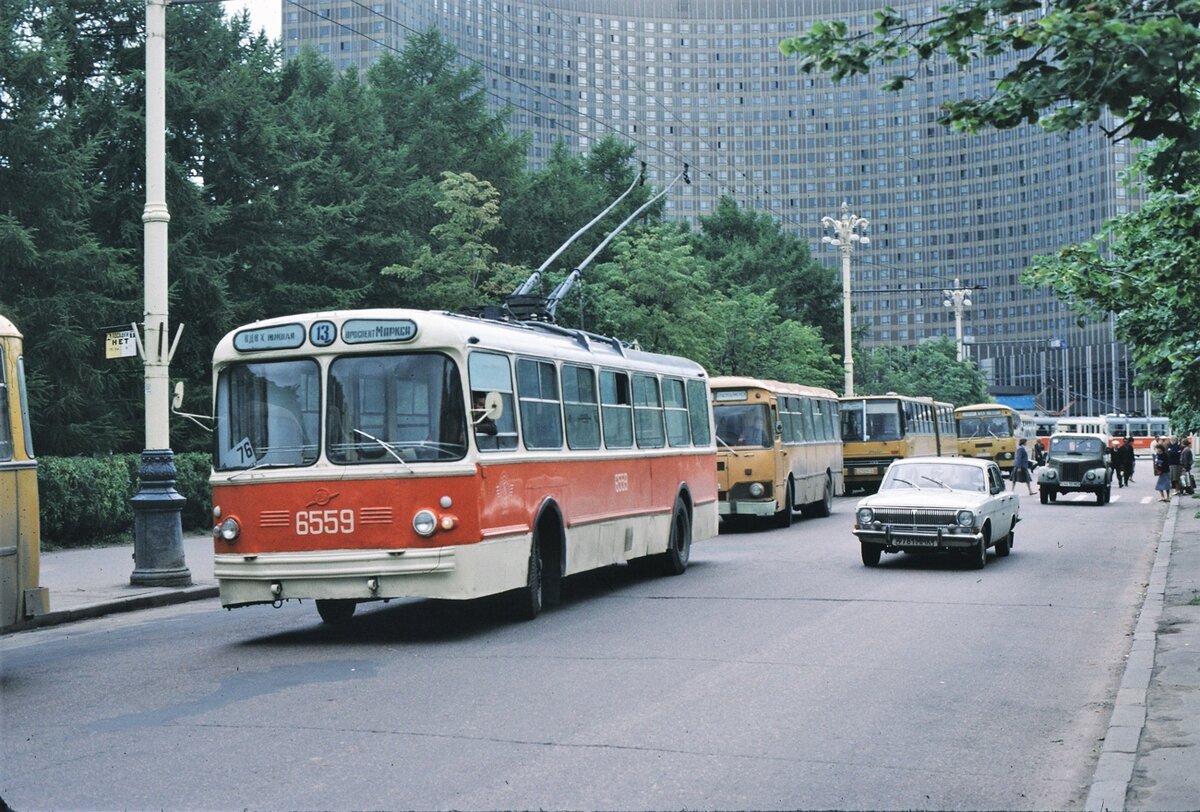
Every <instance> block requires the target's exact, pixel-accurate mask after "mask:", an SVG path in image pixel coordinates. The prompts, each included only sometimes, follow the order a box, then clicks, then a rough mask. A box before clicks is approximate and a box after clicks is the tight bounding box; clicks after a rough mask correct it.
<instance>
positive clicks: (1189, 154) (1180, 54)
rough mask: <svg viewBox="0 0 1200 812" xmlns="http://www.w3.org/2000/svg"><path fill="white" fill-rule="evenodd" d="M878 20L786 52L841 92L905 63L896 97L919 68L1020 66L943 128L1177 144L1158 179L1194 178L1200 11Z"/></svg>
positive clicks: (785, 45)
mask: <svg viewBox="0 0 1200 812" xmlns="http://www.w3.org/2000/svg"><path fill="white" fill-rule="evenodd" d="M874 19H875V24H874V26H873V27H871V28H869V29H862V30H851V28H850V27H849V26H848V25H847V24H846V23H845V22H844V21H831V22H819V23H817V24H816V25H814V26H813V27H812V29H811V30H809V31H808V32H805V33H804V34H802V35H800V36H797V37H792V38H789V39H786V40H784V41H783V42H782V43H781V45H780V48H781V50H782V51H783V53H784V54H788V55H795V56H798V57H799V58H800V60H801V61H800V67H801V69H802V70H804V71H805V72H810V73H811V72H813V71H820V72H822V73H828V74H830V75H831V76H832V78H833V79H834V80H835V81H838V80H841V79H843V78H845V77H847V76H852V75H855V74H865V73H868V72H870V71H871V70H872V69H873V68H875V67H884V68H886V67H888V66H893V65H897V64H901V65H902V66H903V68H904V70H903V72H901V73H896V74H894V75H893V76H892V78H891V79H890V81H889V82H888V83H887V85H886V86H885V87H886V89H889V90H900V89H901V88H903V87H905V86H906V85H907V84H909V83H910V82H912V81H914V80H915V79H916V78H917V71H916V69H915V68H913V67H911V66H912V65H913V64H919V63H921V62H926V61H929V60H935V59H936V60H945V59H947V58H948V59H950V60H952V61H953V62H954V63H956V64H958V65H959V66H962V67H966V66H968V65H971V64H974V63H979V62H982V61H983V60H985V59H992V58H995V57H1000V56H1009V57H1011V58H1012V61H1011V67H1009V68H1008V69H1007V71H1006V72H1005V74H1004V75H1003V76H1002V77H1001V78H1000V80H999V81H998V82H997V83H996V86H995V88H994V90H993V91H992V93H991V94H990V95H988V96H986V97H983V98H964V99H959V100H955V101H947V102H946V103H945V105H944V108H943V109H944V113H943V115H942V118H941V121H942V122H943V123H946V124H950V125H953V126H955V127H958V128H961V129H966V130H978V129H981V128H985V127H996V128H1000V129H1005V128H1009V127H1015V126H1017V125H1018V124H1021V123H1023V122H1028V123H1030V124H1039V125H1040V126H1042V127H1043V128H1045V129H1047V130H1050V131H1056V130H1071V129H1076V128H1079V127H1081V126H1084V125H1088V124H1097V125H1099V126H1101V127H1103V128H1104V131H1105V132H1106V133H1107V134H1108V135H1109V137H1111V138H1113V139H1125V138H1134V139H1141V140H1145V141H1153V140H1155V139H1158V138H1166V139H1170V140H1171V142H1172V145H1171V147H1170V148H1169V149H1164V150H1162V151H1161V152H1159V153H1158V157H1157V162H1156V166H1155V167H1154V171H1155V173H1156V174H1158V175H1160V176H1164V177H1165V176H1167V175H1176V174H1179V173H1180V172H1182V171H1185V164H1188V165H1191V166H1192V168H1193V169H1194V168H1195V164H1194V162H1195V160H1196V158H1195V156H1196V153H1197V152H1198V151H1200V128H1197V127H1196V117H1197V114H1198V113H1200V96H1198V86H1197V81H1198V79H1200V2H1198V0H1154V1H1153V2H1147V3H1127V2H1121V0H1087V2H1077V1H1076V0H1059V2H1054V3H1050V4H1043V3H1042V2H1040V0H954V2H951V3H948V4H947V5H944V6H942V7H940V8H939V9H938V10H937V12H936V14H934V15H932V16H921V17H919V18H916V19H909V18H908V17H905V16H903V15H901V14H899V13H897V11H896V10H895V9H894V8H891V7H885V8H882V9H880V10H878V11H876V12H875V15H874ZM914 57H915V59H912V58H914ZM1106 113H1109V114H1111V115H1112V116H1113V117H1114V119H1115V121H1114V122H1113V123H1111V124H1110V123H1108V121H1107V120H1106V118H1105V114H1106Z"/></svg>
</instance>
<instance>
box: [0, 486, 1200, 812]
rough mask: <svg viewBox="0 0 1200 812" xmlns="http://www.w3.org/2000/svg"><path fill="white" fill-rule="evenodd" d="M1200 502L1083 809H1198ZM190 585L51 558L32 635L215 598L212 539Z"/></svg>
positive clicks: (114, 563) (87, 556) (1179, 527)
mask: <svg viewBox="0 0 1200 812" xmlns="http://www.w3.org/2000/svg"><path fill="white" fill-rule="evenodd" d="M1198 514H1200V498H1198V497H1193V496H1184V497H1178V496H1177V497H1174V498H1172V500H1171V504H1170V506H1169V507H1168V510H1167V517H1166V521H1165V523H1164V525H1163V529H1162V533H1161V535H1160V537H1159V541H1158V551H1157V555H1156V557H1155V561H1154V565H1153V568H1152V571H1151V574H1150V580H1149V583H1148V585H1147V588H1146V594H1145V597H1144V599H1143V604H1142V607H1141V611H1140V612H1139V615H1138V621H1137V626H1136V629H1135V631H1134V635H1133V642H1132V646H1131V648H1130V651H1129V655H1128V657H1127V659H1126V663H1125V670H1124V676H1123V678H1122V680H1121V685H1120V689H1119V690H1118V692H1117V698H1116V704H1115V706H1114V708H1113V712H1112V717H1111V719H1110V722H1109V728H1108V735H1107V736H1106V737H1105V741H1104V745H1103V748H1102V750H1101V753H1100V758H1099V761H1098V762H1097V765H1096V770H1095V773H1094V775H1093V778H1092V783H1091V787H1090V790H1089V793H1088V796H1087V802H1086V805H1085V808H1086V809H1087V810H1088V812H1103V811H1104V810H1122V809H1129V810H1142V809H1145V810H1164V811H1165V810H1196V809H1200V516H1198ZM184 555H185V559H186V565H187V567H188V569H189V570H190V572H191V574H192V582H193V585H192V586H189V587H177V588H175V587H135V586H131V585H130V584H129V576H130V574H131V573H132V572H133V545H132V543H130V544H129V545H128V546H122V547H101V548H90V549H83V550H64V551H58V552H47V553H43V554H42V557H41V586H45V587H47V588H48V589H49V590H50V612H49V613H48V614H46V615H42V616H40V617H37V618H33V619H32V620H31V621H29V622H27V623H25V624H22V625H21V626H19V627H17V628H16V629H14V631H24V630H28V629H36V628H40V627H45V626H52V625H56V624H59V623H67V622H70V621H74V620H81V619H84V618H92V617H99V616H101V615H106V614H110V613H113V612H127V611H133V610H137V609H145V608H150V607H155V606H166V605H168V604H174V603H182V602H185V601H193V600H201V599H205V598H213V597H216V595H217V582H216V579H215V578H214V577H213V548H212V537H211V536H209V535H207V534H198V535H189V536H187V537H185V538H184Z"/></svg>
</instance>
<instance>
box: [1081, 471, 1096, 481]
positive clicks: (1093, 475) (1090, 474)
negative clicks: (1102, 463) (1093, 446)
mask: <svg viewBox="0 0 1200 812" xmlns="http://www.w3.org/2000/svg"><path fill="white" fill-rule="evenodd" d="M1083 478H1084V479H1086V480H1088V481H1089V482H1090V481H1091V480H1093V479H1095V478H1096V472H1095V471H1088V472H1087V473H1086V474H1084V475H1083Z"/></svg>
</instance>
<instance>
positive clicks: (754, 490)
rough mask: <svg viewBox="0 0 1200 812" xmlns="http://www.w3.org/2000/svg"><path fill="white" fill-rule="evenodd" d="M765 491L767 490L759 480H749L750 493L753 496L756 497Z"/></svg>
mask: <svg viewBox="0 0 1200 812" xmlns="http://www.w3.org/2000/svg"><path fill="white" fill-rule="evenodd" d="M766 492H767V489H766V488H764V487H763V484H762V483H761V482H751V483H750V495H751V496H753V497H754V498H756V499H757V498H758V497H760V496H762V495H763V494H764V493H766Z"/></svg>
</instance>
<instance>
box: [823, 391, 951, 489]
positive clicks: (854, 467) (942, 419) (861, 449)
mask: <svg viewBox="0 0 1200 812" xmlns="http://www.w3.org/2000/svg"><path fill="white" fill-rule="evenodd" d="M838 408H839V410H840V412H841V427H842V455H843V456H844V458H845V482H846V489H847V491H851V490H855V489H862V490H866V491H873V490H875V489H876V488H878V487H879V483H880V481H881V480H882V479H883V474H884V472H885V471H887V467H888V466H889V465H891V464H892V460H898V459H904V458H906V457H925V456H934V457H939V456H940V457H956V456H958V438H957V437H956V436H955V432H954V406H952V405H951V404H949V403H941V402H939V401H935V400H933V399H932V398H919V397H909V396H907V395H897V394H894V393H892V394H887V395H864V396H855V397H846V398H842V399H841V402H840V404H839V407H838Z"/></svg>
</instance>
